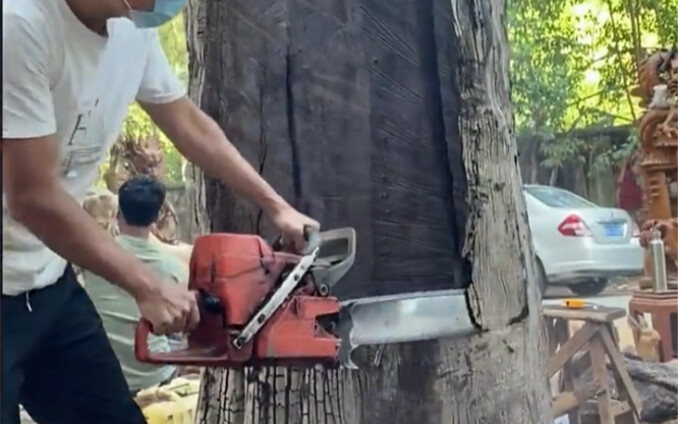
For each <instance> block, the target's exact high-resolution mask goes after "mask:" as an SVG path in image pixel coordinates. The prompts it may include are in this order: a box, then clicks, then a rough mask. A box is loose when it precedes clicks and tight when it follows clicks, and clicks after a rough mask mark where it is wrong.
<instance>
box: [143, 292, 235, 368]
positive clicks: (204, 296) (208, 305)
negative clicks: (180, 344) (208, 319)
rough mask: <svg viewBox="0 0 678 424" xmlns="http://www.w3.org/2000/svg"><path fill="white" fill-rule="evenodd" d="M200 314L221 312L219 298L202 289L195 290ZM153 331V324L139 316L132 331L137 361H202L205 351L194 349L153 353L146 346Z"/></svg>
mask: <svg viewBox="0 0 678 424" xmlns="http://www.w3.org/2000/svg"><path fill="white" fill-rule="evenodd" d="M197 295H198V306H199V308H200V311H201V314H202V313H208V314H212V315H217V314H220V313H222V312H223V306H222V303H221V300H220V299H219V298H218V297H216V296H214V295H212V294H210V293H208V292H206V291H204V290H200V291H198V292H197ZM152 332H153V324H151V322H150V321H149V320H147V319H146V318H143V317H142V318H141V319H140V320H139V323H138V324H137V328H136V331H135V332H134V356H136V358H137V361H139V362H145V363H150V364H173V365H196V364H201V363H204V359H203V358H204V357H205V353H204V352H203V351H201V350H196V349H190V348H189V349H182V350H174V351H171V352H159V353H153V352H151V351H150V349H149V348H148V336H149V335H150V334H151V333H152Z"/></svg>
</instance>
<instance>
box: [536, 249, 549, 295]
mask: <svg viewBox="0 0 678 424" xmlns="http://www.w3.org/2000/svg"><path fill="white" fill-rule="evenodd" d="M536 262H537V266H536V271H537V275H536V277H537V288H538V289H539V295H540V296H541V297H542V298H543V297H544V295H545V294H546V286H548V284H549V279H548V277H547V276H546V271H544V265H543V264H542V263H541V261H540V260H539V258H537V261H536Z"/></svg>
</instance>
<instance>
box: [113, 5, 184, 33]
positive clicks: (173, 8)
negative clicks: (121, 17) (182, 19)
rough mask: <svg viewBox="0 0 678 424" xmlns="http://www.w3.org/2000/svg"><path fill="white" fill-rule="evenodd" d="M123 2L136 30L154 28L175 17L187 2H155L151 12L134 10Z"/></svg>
mask: <svg viewBox="0 0 678 424" xmlns="http://www.w3.org/2000/svg"><path fill="white" fill-rule="evenodd" d="M124 1H125V4H126V5H127V7H128V8H129V18H130V19H131V20H132V22H134V25H136V26H137V28H155V27H159V26H160V25H162V24H164V23H165V22H167V21H169V20H171V19H172V18H174V17H175V16H177V15H178V14H179V12H181V9H182V8H183V7H184V6H185V5H186V3H187V1H188V0H155V7H154V8H153V10H134V9H132V8H131V7H130V5H129V4H128V3H127V0H124Z"/></svg>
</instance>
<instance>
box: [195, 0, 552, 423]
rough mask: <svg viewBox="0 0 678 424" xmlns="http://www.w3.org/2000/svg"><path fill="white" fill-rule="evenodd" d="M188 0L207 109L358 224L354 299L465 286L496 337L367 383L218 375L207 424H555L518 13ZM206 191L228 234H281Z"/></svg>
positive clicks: (416, 347) (385, 370) (208, 386)
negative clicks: (522, 136) (523, 138)
mask: <svg viewBox="0 0 678 424" xmlns="http://www.w3.org/2000/svg"><path fill="white" fill-rule="evenodd" d="M190 4H191V6H190V8H189V10H188V14H189V17H188V18H189V19H188V20H190V21H191V22H194V23H195V22H199V23H200V25H201V27H200V29H199V30H196V27H197V25H194V27H193V31H194V34H189V36H188V40H189V51H190V52H191V53H190V54H191V58H192V59H193V58H196V57H199V58H200V60H201V62H200V65H199V72H198V70H196V69H193V70H192V72H191V75H192V78H195V75H198V74H200V75H201V76H200V78H202V81H201V82H200V83H192V84H191V87H192V90H193V91H194V92H193V93H192V95H193V97H194V98H199V99H200V102H201V107H202V108H203V109H204V110H205V111H206V112H207V113H208V114H209V115H211V116H212V117H213V118H214V119H215V120H216V121H217V122H218V123H219V124H220V125H221V126H222V128H223V129H224V130H225V132H226V134H227V135H228V136H229V138H230V139H231V140H232V141H233V143H234V144H235V145H236V146H237V147H238V148H239V149H240V151H241V152H242V153H243V155H244V156H245V157H246V158H247V159H248V160H250V161H251V162H252V163H253V164H254V166H255V167H256V168H257V169H259V171H260V172H261V173H262V175H263V176H264V177H265V178H266V179H267V180H268V181H270V182H271V183H272V184H273V185H274V187H275V188H276V189H277V190H278V191H279V192H281V193H282V194H283V195H284V196H285V197H286V198H287V199H290V200H291V201H292V202H293V203H294V204H295V205H296V206H297V207H298V208H300V209H301V210H303V211H305V212H307V213H309V214H311V215H312V216H314V217H315V218H317V219H318V220H319V221H320V222H321V223H322V224H323V226H324V227H325V228H332V227H339V226H352V227H354V228H355V229H356V231H357V233H358V257H357V259H356V263H355V265H354V268H353V270H352V271H351V273H350V274H349V277H348V278H346V279H345V280H346V281H345V282H342V284H341V287H339V288H338V289H339V293H338V294H339V296H340V297H342V298H353V297H363V296H373V295H380V294H396V293H406V292H412V291H420V290H435V289H449V288H466V289H467V293H468V296H467V297H468V303H469V305H470V309H471V311H472V313H471V314H472V319H473V321H474V322H475V323H476V325H477V326H478V328H479V330H481V333H480V335H478V336H474V337H469V338H463V339H453V340H435V341H427V342H420V343H406V344H400V345H392V346H379V347H373V348H369V349H365V351H364V352H362V353H361V355H362V357H361V361H360V363H361V365H362V368H361V370H360V371H355V372H349V371H345V370H338V371H328V372H320V371H315V370H286V369H280V368H264V369H259V370H253V369H248V370H246V371H244V372H239V371H232V370H207V371H206V373H205V376H204V382H203V388H202V393H201V400H200V405H199V411H198V416H197V422H198V423H204V424H217V423H218V424H224V423H227V424H245V423H257V424H258V423H271V424H273V423H285V424H288V423H289V424H297V423H300V424H301V423H308V424H316V423H342V424H380V423H393V424H399V423H403V424H405V423H414V422H420V423H423V424H443V423H455V424H466V423H489V424H495V423H508V424H518V423H520V424H522V423H526V424H527V423H537V424H542V423H548V422H550V418H549V415H550V414H549V408H548V406H549V402H548V399H549V393H548V389H547V382H546V378H545V376H544V375H543V366H544V363H545V349H544V343H543V342H542V338H541V334H540V331H541V325H540V317H539V299H538V293H537V289H536V285H535V278H534V262H533V253H532V249H531V244H530V242H529V233H528V231H529V230H528V227H527V217H526V213H525V207H524V203H523V198H522V195H521V179H520V175H519V172H518V166H517V152H516V145H515V136H514V134H513V127H514V124H513V115H512V111H511V107H510V101H509V93H508V86H509V84H508V75H507V72H508V71H507V70H508V43H507V39H506V32H505V27H504V2H503V1H501V0H468V1H458V2H457V1H456V0H455V1H452V3H450V1H449V0H391V1H388V2H384V1H382V0H318V1H313V2H309V1H306V0H264V1H251V0H231V1H228V2H225V1H218V0H191V2H190ZM192 66H195V65H192ZM194 71H195V73H194ZM196 87H198V88H196ZM195 90H199V92H198V93H195ZM205 189H206V192H205V193H206V196H205V200H206V207H207V214H208V216H209V220H210V223H211V230H212V231H229V232H257V233H262V234H264V235H267V236H270V235H272V229H271V228H270V225H269V224H268V223H267V222H266V220H265V219H263V217H262V214H261V211H260V210H258V209H257V208H255V207H253V206H252V205H251V204H249V203H247V202H245V201H243V200H242V199H240V198H238V197H236V196H235V195H234V194H233V193H232V192H230V191H229V190H227V189H226V188H225V187H224V186H223V185H222V184H220V183H217V182H215V181H213V180H210V179H206V182H205Z"/></svg>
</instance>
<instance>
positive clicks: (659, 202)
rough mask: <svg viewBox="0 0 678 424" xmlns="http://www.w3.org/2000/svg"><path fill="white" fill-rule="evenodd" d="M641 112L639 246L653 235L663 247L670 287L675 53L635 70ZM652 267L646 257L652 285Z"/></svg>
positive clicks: (676, 237) (677, 205) (675, 188)
mask: <svg viewBox="0 0 678 424" xmlns="http://www.w3.org/2000/svg"><path fill="white" fill-rule="evenodd" d="M631 94H633V95H634V96H638V97H640V98H641V101H640V105H641V107H643V108H644V109H645V111H644V112H643V115H642V117H641V119H640V121H639V123H638V132H639V138H640V149H639V153H640V169H641V177H642V181H643V198H644V199H643V200H644V210H643V213H642V214H641V217H640V218H641V220H642V222H643V223H642V225H641V244H642V245H643V246H644V247H647V243H648V242H649V240H650V239H651V236H652V232H653V231H654V230H658V231H659V232H660V233H661V236H662V239H663V241H664V246H665V252H666V268H667V274H668V278H669V284H671V285H673V284H676V280H677V279H678V272H677V271H678V270H677V265H678V48H677V47H674V48H673V49H672V50H670V51H669V50H665V51H660V52H657V53H655V54H653V55H651V56H649V57H648V58H646V59H645V60H644V61H643V62H641V64H640V66H639V70H638V86H637V87H635V88H634V89H633V91H632V92H631ZM651 273H652V263H651V257H650V253H649V249H646V251H645V277H644V279H643V281H642V282H641V286H644V287H648V286H649V285H651V275H652V274H651Z"/></svg>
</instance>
